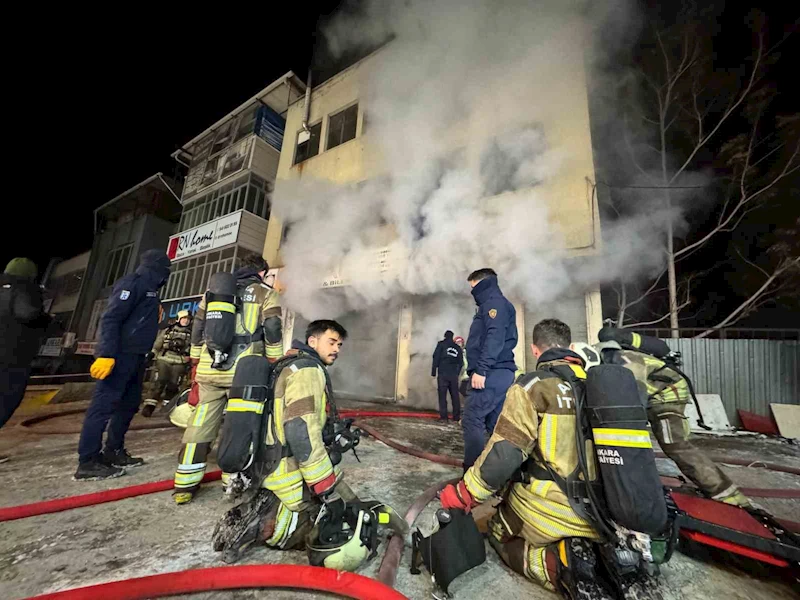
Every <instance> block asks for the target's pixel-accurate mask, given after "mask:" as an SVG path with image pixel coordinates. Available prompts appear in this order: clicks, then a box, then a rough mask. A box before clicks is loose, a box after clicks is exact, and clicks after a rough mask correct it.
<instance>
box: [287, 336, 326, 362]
mask: <svg viewBox="0 0 800 600" xmlns="http://www.w3.org/2000/svg"><path fill="white" fill-rule="evenodd" d="M292 350H298V351H300V352H304V353H306V354H310V355H311V356H313V357H314V358H316V359H317V360H319V361H322V359H321V358H320V357H319V354H317V351H316V350H314V349H313V348H312V347H311V346H309V345H308V344H306V343H305V342H301V341H300V340H294V341H293V342H292Z"/></svg>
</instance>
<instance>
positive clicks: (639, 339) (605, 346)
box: [595, 327, 752, 508]
mask: <svg viewBox="0 0 800 600" xmlns="http://www.w3.org/2000/svg"><path fill="white" fill-rule="evenodd" d="M598 338H599V339H600V343H599V344H597V345H596V346H595V348H596V349H597V350H598V351H599V352H600V355H601V360H602V362H603V363H604V364H613V365H622V366H624V367H625V368H626V369H628V370H629V371H630V372H631V373H633V376H634V377H635V378H636V381H637V384H638V386H639V390H640V393H641V395H642V396H643V397H645V398H646V404H645V405H646V407H647V418H648V420H649V421H650V424H651V426H652V428H653V434H655V436H656V439H657V440H658V444H659V445H660V446H661V449H662V450H663V451H664V454H666V455H667V456H668V457H669V458H671V459H672V460H673V461H674V462H675V464H676V465H677V466H678V468H679V469H680V470H681V472H682V473H683V474H684V475H686V477H688V478H689V479H690V480H692V481H693V482H694V484H695V485H696V486H697V487H698V488H699V489H700V491H702V492H703V493H704V494H705V495H707V496H708V497H710V498H713V499H714V500H719V501H721V502H725V503H726V504H733V505H735V506H741V507H744V508H747V507H750V506H752V503H751V502H750V500H749V499H748V498H747V497H746V496H745V495H744V494H742V492H741V491H739V488H737V487H736V486H735V485H734V483H733V482H732V481H731V480H730V478H729V477H728V476H727V475H725V473H723V472H722V470H721V469H720V468H719V467H718V466H717V465H715V464H714V463H713V462H712V461H711V460H710V459H709V458H708V457H707V456H706V455H705V454H704V453H703V452H701V451H700V450H698V449H697V448H696V447H695V446H694V445H693V444H692V442H691V441H689V436H690V427H689V420H688V419H687V418H686V416H685V411H686V405H687V404H688V403H689V402H691V401H692V400H694V401H695V403H697V399H696V397H695V395H694V391H693V388H692V385H691V381H690V380H689V378H688V377H687V376H686V375H685V374H684V373H683V371H681V369H680V366H681V365H680V355H679V354H677V353H674V352H671V351H670V348H669V346H667V344H666V343H665V342H663V341H662V340H660V339H658V338H655V337H650V336H644V335H640V334H638V333H634V332H631V331H625V330H622V329H615V328H613V327H604V328H603V329H601V330H600V332H599V334H598ZM697 411H698V415H699V416H700V419H701V421H700V422H701V425H702V424H703V423H702V415H701V413H700V407H699V405H698V406H697Z"/></svg>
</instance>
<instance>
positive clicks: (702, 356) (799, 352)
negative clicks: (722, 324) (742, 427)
mask: <svg viewBox="0 0 800 600" xmlns="http://www.w3.org/2000/svg"><path fill="white" fill-rule="evenodd" d="M637 331H641V333H644V334H647V335H655V336H657V337H660V338H661V339H663V340H664V341H665V342H667V344H669V346H670V348H672V349H673V350H677V351H679V352H680V353H681V354H682V356H683V370H684V372H685V373H686V374H687V375H688V376H689V377H691V378H692V382H693V383H694V386H695V391H696V392H697V393H698V394H719V395H720V397H721V398H722V402H723V404H724V405H725V409H726V411H727V413H728V418H729V419H730V421H731V423H732V424H735V425H736V424H740V422H739V417H738V415H737V414H736V410H737V409H740V408H741V409H743V410H747V411H750V412H754V413H756V414H759V415H764V416H768V415H769V414H770V409H769V405H770V403H773V402H775V403H782V404H800V330H758V329H725V330H721V331H719V332H714V334H713V337H711V336H709V337H705V338H700V339H697V338H695V337H691V336H696V335H698V334H700V333H703V332H704V331H705V330H704V329H697V330H691V329H681V330H680V335H681V337H680V338H678V339H673V338H670V337H668V336H669V331H668V330H666V331H665V330H664V329H660V330H649V331H647V330H637Z"/></svg>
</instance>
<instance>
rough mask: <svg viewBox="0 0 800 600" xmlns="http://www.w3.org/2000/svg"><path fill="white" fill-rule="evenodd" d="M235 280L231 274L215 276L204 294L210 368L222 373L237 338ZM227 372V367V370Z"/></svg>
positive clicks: (205, 335)
mask: <svg viewBox="0 0 800 600" xmlns="http://www.w3.org/2000/svg"><path fill="white" fill-rule="evenodd" d="M237 304H238V298H237V294H236V278H235V277H234V276H233V274H232V273H223V272H219V273H214V274H213V275H212V276H211V279H210V280H209V282H208V291H207V292H206V326H205V333H204V337H205V342H206V347H207V348H208V352H209V354H211V358H212V363H211V368H213V369H223V368H224V367H225V362H226V360H227V359H228V354H229V353H230V351H231V347H232V346H233V338H234V336H235V335H236V306H237ZM228 368H230V367H228Z"/></svg>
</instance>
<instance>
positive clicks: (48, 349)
mask: <svg viewBox="0 0 800 600" xmlns="http://www.w3.org/2000/svg"><path fill="white" fill-rule="evenodd" d="M60 355H61V338H60V337H57V338H47V340H45V342H44V344H43V345H42V346H39V356H60Z"/></svg>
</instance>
